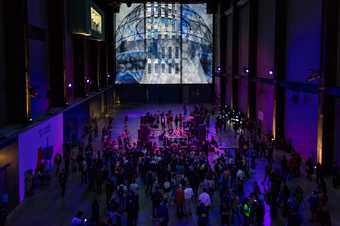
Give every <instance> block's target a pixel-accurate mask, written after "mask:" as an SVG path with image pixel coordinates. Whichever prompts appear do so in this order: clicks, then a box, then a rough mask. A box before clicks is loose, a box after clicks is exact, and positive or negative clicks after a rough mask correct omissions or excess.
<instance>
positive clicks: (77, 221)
mask: <svg viewBox="0 0 340 226" xmlns="http://www.w3.org/2000/svg"><path fill="white" fill-rule="evenodd" d="M83 215H84V213H83V212H82V211H78V212H77V214H76V216H74V217H73V218H72V220H71V226H83V225H84V223H86V221H87V220H86V219H84V218H83Z"/></svg>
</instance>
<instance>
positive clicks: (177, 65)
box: [175, 63, 179, 74]
mask: <svg viewBox="0 0 340 226" xmlns="http://www.w3.org/2000/svg"><path fill="white" fill-rule="evenodd" d="M175 70H176V71H175V73H176V74H179V64H178V63H176V69H175Z"/></svg>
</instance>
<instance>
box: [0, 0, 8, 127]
mask: <svg viewBox="0 0 340 226" xmlns="http://www.w3.org/2000/svg"><path fill="white" fill-rule="evenodd" d="M3 3H4V1H0V109H3V110H0V126H2V125H3V124H5V123H6V111H5V110H4V109H6V95H7V94H6V85H5V83H6V63H5V47H4V42H5V40H4V24H3V22H4V18H3V16H4V13H3V9H4V6H3Z"/></svg>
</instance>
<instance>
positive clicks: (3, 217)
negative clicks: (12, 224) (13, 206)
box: [0, 202, 8, 226]
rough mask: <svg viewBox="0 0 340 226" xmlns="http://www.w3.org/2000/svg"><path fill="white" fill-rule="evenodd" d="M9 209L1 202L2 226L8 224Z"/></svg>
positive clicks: (0, 216)
mask: <svg viewBox="0 0 340 226" xmlns="http://www.w3.org/2000/svg"><path fill="white" fill-rule="evenodd" d="M7 215H8V211H7V208H6V206H5V205H4V204H2V203H1V202H0V226H5V225H6V220H7Z"/></svg>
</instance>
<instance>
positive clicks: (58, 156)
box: [54, 153, 62, 176]
mask: <svg viewBox="0 0 340 226" xmlns="http://www.w3.org/2000/svg"><path fill="white" fill-rule="evenodd" d="M61 162H62V157H61V154H60V153H57V154H56V155H55V156H54V165H55V167H56V175H57V176H58V175H59V170H60V165H61Z"/></svg>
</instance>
